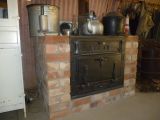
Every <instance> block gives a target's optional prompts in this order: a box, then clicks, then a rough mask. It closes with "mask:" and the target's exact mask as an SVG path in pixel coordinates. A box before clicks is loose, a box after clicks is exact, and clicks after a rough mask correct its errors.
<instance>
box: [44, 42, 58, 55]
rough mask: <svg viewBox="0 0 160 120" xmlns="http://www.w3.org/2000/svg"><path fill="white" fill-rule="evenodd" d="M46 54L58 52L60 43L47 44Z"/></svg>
mask: <svg viewBox="0 0 160 120" xmlns="http://www.w3.org/2000/svg"><path fill="white" fill-rule="evenodd" d="M45 52H46V54H52V53H58V45H57V44H51V45H49V44H47V45H46V46H45Z"/></svg>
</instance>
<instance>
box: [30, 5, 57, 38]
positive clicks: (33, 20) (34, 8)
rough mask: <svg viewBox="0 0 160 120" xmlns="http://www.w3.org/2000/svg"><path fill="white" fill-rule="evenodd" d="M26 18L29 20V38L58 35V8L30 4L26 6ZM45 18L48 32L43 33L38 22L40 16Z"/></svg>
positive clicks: (40, 23)
mask: <svg viewBox="0 0 160 120" xmlns="http://www.w3.org/2000/svg"><path fill="white" fill-rule="evenodd" d="M42 8H43V9H44V10H43V14H42ZM27 9H28V18H29V28H30V35H31V36H44V35H45V34H58V33H59V8H58V7H57V6H53V5H42V4H32V5H28V6H27ZM41 15H44V16H47V19H46V20H47V22H45V23H47V24H48V27H46V28H47V29H48V30H46V32H44V31H43V30H41V27H42V26H44V25H42V23H44V22H42V21H40V16H41Z"/></svg>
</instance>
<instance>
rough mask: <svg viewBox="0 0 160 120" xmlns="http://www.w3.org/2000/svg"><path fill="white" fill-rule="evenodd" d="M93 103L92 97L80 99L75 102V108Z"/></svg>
mask: <svg viewBox="0 0 160 120" xmlns="http://www.w3.org/2000/svg"><path fill="white" fill-rule="evenodd" d="M90 102H91V98H90V97H85V98H80V99H77V100H73V105H74V106H80V105H84V104H89V103H90Z"/></svg>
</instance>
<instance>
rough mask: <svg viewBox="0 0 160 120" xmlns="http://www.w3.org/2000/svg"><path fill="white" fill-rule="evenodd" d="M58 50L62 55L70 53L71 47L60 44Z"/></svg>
mask: <svg viewBox="0 0 160 120" xmlns="http://www.w3.org/2000/svg"><path fill="white" fill-rule="evenodd" d="M58 50H59V52H60V53H69V52H70V45H69V44H59V45H58Z"/></svg>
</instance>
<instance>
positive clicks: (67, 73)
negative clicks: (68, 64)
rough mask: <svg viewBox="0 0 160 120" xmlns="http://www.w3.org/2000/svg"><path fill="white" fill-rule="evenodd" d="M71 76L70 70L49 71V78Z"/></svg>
mask: <svg viewBox="0 0 160 120" xmlns="http://www.w3.org/2000/svg"><path fill="white" fill-rule="evenodd" d="M60 78H70V71H57V72H54V71H47V79H48V80H51V79H60Z"/></svg>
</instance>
